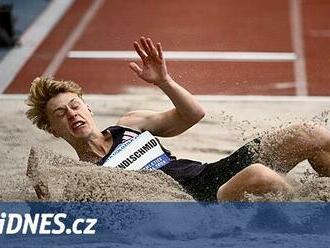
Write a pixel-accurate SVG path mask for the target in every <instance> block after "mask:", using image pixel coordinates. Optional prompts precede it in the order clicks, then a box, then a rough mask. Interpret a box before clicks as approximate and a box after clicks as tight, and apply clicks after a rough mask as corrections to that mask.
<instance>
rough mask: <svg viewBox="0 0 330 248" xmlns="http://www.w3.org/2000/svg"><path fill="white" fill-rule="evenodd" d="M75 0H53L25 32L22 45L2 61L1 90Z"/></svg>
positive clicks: (0, 66)
mask: <svg viewBox="0 0 330 248" xmlns="http://www.w3.org/2000/svg"><path fill="white" fill-rule="evenodd" d="M73 2H74V1H73V0H53V1H51V2H50V3H49V5H48V6H47V8H46V9H45V10H44V11H43V12H42V14H41V15H40V16H39V17H38V18H37V19H36V20H35V21H34V23H33V24H32V25H31V26H30V27H29V28H28V29H27V30H26V31H25V32H24V34H23V35H22V36H21V38H20V40H19V41H20V43H21V45H20V46H17V47H14V48H12V49H11V50H10V51H9V52H8V53H7V55H6V56H5V57H4V58H3V59H2V60H1V61H0V72H1V76H0V92H4V90H5V89H6V88H7V87H8V85H9V84H10V83H11V82H12V81H13V80H14V79H15V77H16V75H17V74H18V73H19V71H20V70H21V69H22V67H23V66H24V65H25V63H26V62H27V60H28V59H29V58H30V57H31V56H32V54H33V53H34V52H35V51H36V50H37V48H38V46H39V45H40V44H41V42H42V41H43V40H44V39H45V38H46V37H47V35H48V33H49V32H50V31H51V30H52V29H53V27H54V26H55V25H56V24H57V22H58V21H59V20H60V19H61V18H62V16H63V15H64V14H65V12H66V11H67V10H68V8H69V7H70V6H71V4H72V3H73Z"/></svg>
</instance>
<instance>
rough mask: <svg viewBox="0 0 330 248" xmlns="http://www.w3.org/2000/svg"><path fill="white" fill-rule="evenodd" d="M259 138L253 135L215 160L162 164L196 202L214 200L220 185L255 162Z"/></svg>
mask: <svg viewBox="0 0 330 248" xmlns="http://www.w3.org/2000/svg"><path fill="white" fill-rule="evenodd" d="M259 149H260V139H259V138H256V139H254V140H252V141H250V142H249V143H247V144H245V145H244V146H242V147H240V148H239V149H238V150H236V151H235V152H233V153H232V154H230V155H229V156H228V157H225V158H223V159H220V160H219V161H217V162H214V163H204V164H202V163H201V162H198V161H193V160H188V159H178V160H174V161H172V162H170V163H169V164H167V165H166V166H164V167H162V168H161V170H162V171H164V172H165V173H166V174H168V175H169V176H171V177H173V178H174V179H175V180H176V181H178V182H179V183H180V184H181V186H182V187H183V188H184V189H185V190H186V191H187V192H188V193H189V194H191V195H192V196H193V197H194V199H196V200H198V201H216V200H217V198H216V196H217V191H218V189H219V187H220V186H221V185H223V184H224V183H226V182H227V181H228V180H229V179H231V178H232V177H233V176H235V175H236V174H237V173H238V172H240V171H241V170H243V169H244V168H246V167H248V166H249V165H251V164H253V163H258V158H259V156H258V154H259Z"/></svg>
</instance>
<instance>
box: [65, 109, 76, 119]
mask: <svg viewBox="0 0 330 248" xmlns="http://www.w3.org/2000/svg"><path fill="white" fill-rule="evenodd" d="M67 115H68V117H69V118H70V119H72V118H74V117H75V116H77V113H76V112H75V111H74V110H73V109H71V108H68V109H67Z"/></svg>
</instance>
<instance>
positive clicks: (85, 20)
mask: <svg viewBox="0 0 330 248" xmlns="http://www.w3.org/2000/svg"><path fill="white" fill-rule="evenodd" d="M103 4H104V0H95V1H93V2H92V4H91V5H90V6H89V8H88V10H87V11H86V13H85V14H84V16H83V17H82V19H81V20H80V22H79V23H78V25H77V26H76V27H75V29H74V30H73V32H72V33H71V34H70V35H69V36H68V38H67V39H66V40H65V42H64V43H63V45H62V47H61V48H60V50H59V51H58V52H57V53H56V56H55V57H54V58H53V60H52V61H51V63H50V64H49V65H48V67H47V69H46V70H45V71H44V73H43V74H42V76H44V77H45V76H48V77H51V76H54V74H55V73H56V71H57V70H58V69H59V68H60V66H61V65H62V63H63V61H64V59H65V58H66V56H67V53H68V52H69V51H70V49H72V47H73V46H74V45H75V43H76V42H77V40H78V39H79V38H80V37H81V35H82V33H83V31H84V30H85V28H86V26H87V25H88V24H89V22H90V21H91V20H92V19H93V17H94V16H95V15H96V13H97V11H98V10H99V9H100V8H101V7H102V5H103Z"/></svg>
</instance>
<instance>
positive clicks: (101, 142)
mask: <svg viewBox="0 0 330 248" xmlns="http://www.w3.org/2000/svg"><path fill="white" fill-rule="evenodd" d="M112 143H113V141H112V136H111V134H108V133H106V134H103V133H101V132H99V133H94V134H91V136H90V137H88V139H86V140H80V141H78V142H77V143H75V144H72V146H73V147H74V149H75V150H76V152H77V154H78V157H79V159H80V160H82V161H87V162H92V163H96V162H97V161H99V160H100V159H101V158H103V157H104V156H105V155H106V154H107V153H108V152H109V150H110V148H111V146H112Z"/></svg>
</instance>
